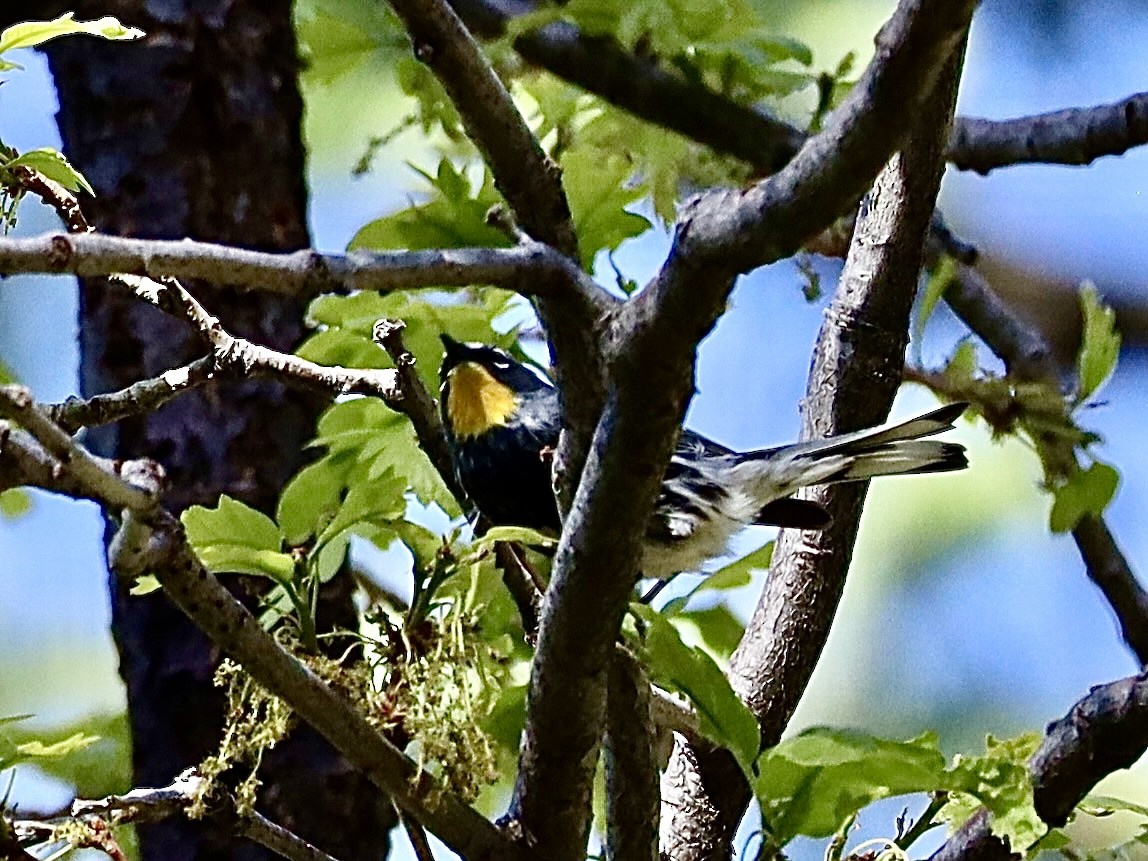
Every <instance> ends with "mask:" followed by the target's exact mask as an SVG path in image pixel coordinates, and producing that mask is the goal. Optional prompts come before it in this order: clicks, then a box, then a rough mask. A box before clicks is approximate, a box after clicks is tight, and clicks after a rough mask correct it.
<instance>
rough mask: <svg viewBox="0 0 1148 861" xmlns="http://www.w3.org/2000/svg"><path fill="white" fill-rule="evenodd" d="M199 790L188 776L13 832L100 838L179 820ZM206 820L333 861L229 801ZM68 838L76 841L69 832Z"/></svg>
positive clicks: (274, 847)
mask: <svg viewBox="0 0 1148 861" xmlns="http://www.w3.org/2000/svg"><path fill="white" fill-rule="evenodd" d="M202 785H203V781H202V779H201V778H200V777H199V776H198V775H196V774H195V772H194V771H192V770H189V771H186V772H184V773H183V774H181V775H180V776H179V777H177V778H176V779H175V780H174V781H173V782H172V783H171V784H170V785H169V786H165V787H162V788H159V789H150V788H139V789H133V790H131V791H130V792H126V793H124V794H123V795H109V796H106V797H104V798H100V799H93V800H87V799H76V800H75V801H74V802H72V809H71V813H70V815H69V816H67V817H54V818H53V819H51V820H31V819H28V820H18V821H16V822H14V823H13V828H14V829H15V831H16V833H17V834H18V835H23V837H24V838H25V839H27V840H50V839H52V835H53V834H54V833H56V832H57V831H58V829H59V828H60V826H66V825H67V823H69V822H79V823H81V824H82V825H86V826H88V827H90V828H93V829H94V830H95V832H96V835H97V836H98V835H99V834H101V833H102V832H103V830H104V829H105V828H106V827H107V826H113V827H114V826H117V825H126V824H128V823H133V824H141V823H145V822H159V821H161V820H164V819H168V818H170V817H172V816H181V815H183V813H184V812H185V811H186V810H187V809H188V808H189V807H190V806H191V805H192V804H193V803H194V802H195V800H196V797H197V795H198V793H199V792H200V791H201V789H202ZM209 816H210V817H211V818H214V819H216V820H218V821H219V823H220V825H221V826H222V827H224V828H227V829H229V830H231V831H234V832H235V833H237V834H239V835H241V836H243V837H247V838H248V839H250V840H252V841H254V842H255V843H258V844H259V845H260V846H263V847H265V848H267V849H270V850H271V851H272V852H275V853H277V854H278V855H280V856H281V857H283V858H287V859H289V861H335V859H334V858H333V857H332V856H330V855H328V854H327V853H326V852H323V851H322V850H320V849H317V848H316V847H314V846H312V845H311V844H310V843H308V842H307V841H306V840H303V839H302V838H301V837H299V836H298V835H296V834H294V833H292V832H291V831H289V830H287V829H286V828H283V827H282V826H281V825H277V824H276V823H274V822H272V821H271V820H269V819H267V817H265V816H263V815H262V814H260V813H257V812H254V811H253V812H251V813H250V814H244V815H239V814H238V813H237V812H236V810H235V808H234V804H233V802H232V801H231V799H222V800H219V801H218V802H216V803H213V805H212V808H211V811H210V812H209ZM68 833H69V837H70V838H72V839H74V834H73V833H72V832H71V830H69V832H68ZM85 845H87V844H85ZM97 848H98V845H97Z"/></svg>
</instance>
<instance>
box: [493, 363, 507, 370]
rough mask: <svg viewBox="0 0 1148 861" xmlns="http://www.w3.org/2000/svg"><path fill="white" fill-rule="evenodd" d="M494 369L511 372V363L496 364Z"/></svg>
mask: <svg viewBox="0 0 1148 861" xmlns="http://www.w3.org/2000/svg"><path fill="white" fill-rule="evenodd" d="M494 367H496V368H498V370H500V371H509V370H510V362H495V363H494Z"/></svg>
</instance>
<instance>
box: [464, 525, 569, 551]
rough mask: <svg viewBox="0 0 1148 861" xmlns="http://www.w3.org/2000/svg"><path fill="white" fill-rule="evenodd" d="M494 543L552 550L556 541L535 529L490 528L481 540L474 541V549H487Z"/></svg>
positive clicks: (521, 527) (516, 527) (524, 527)
mask: <svg viewBox="0 0 1148 861" xmlns="http://www.w3.org/2000/svg"><path fill="white" fill-rule="evenodd" d="M495 541H517V542H518V543H519V544H525V545H526V546H528V547H544V548H554V547H557V546H558V540H557V539H556V538H555V537H554V536H552V535H545V534H543V533H541V532H539V531H538V530H537V529H530V528H529V527H526V526H492V527H491V528H490V529H488V530H487V531H486V534H485V535H483V536H482V537H481V538H478V539H475V542H474V546H475V548H480V547H483V548H485V547H489V546H491V545H492V544H494V542H495Z"/></svg>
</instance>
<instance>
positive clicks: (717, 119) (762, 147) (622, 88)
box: [451, 0, 806, 173]
mask: <svg viewBox="0 0 1148 861" xmlns="http://www.w3.org/2000/svg"><path fill="white" fill-rule="evenodd" d="M451 5H452V6H453V7H454V9H455V11H456V12H458V14H459V16H460V17H462V19H463V20H464V21H465V22H466V23H467V25H468V26H469V27H470V28H471V29H472V30H474V32H476V33H478V34H479V35H481V36H482V37H484V38H488V39H489V38H498V37H499V36H502V35H503V33H504V32H505V29H506V24H507V23H508V22H509V21H510V20H511V18H513V17H514V16H515V15H518V14H523V13H525V12H528V11H530V10H531V9H533V8H534V4H533V3H527V2H520V3H506V2H501V3H500V2H497V1H496V2H488V0H451ZM514 49H515V50H516V51H517V52H518V53H519V54H520V55H521V56H522V58H523V59H524V60H526V61H527V62H528V63H531V64H533V65H535V66H539V67H541V68H544V69H546V70H547V71H549V72H552V73H553V74H555V75H557V76H558V77H560V78H563V79H565V80H567V81H569V82H570V83H572V84H576V85H577V86H579V87H582V88H583V89H585V90H587V91H588V92H591V93H594V94H595V95H597V96H599V97H601V98H603V99H605V100H606V101H607V102H610V103H611V104H614V105H617V106H618V107H620V108H622V109H623V110H626V111H629V112H630V113H632V114H634V115H635V116H638V117H640V118H642V119H644V120H646V121H648V122H651V123H654V124H655V125H659V126H661V127H662V128H665V129H669V130H671V131H675V132H677V133H678V134H681V135H684V136H686V137H688V138H690V139H691V140H695V141H697V142H698V143H701V144H705V145H706V146H708V147H711V148H712V149H714V150H717V151H718V152H723V153H726V154H728V155H732V156H734V157H735V158H740V159H742V160H743V161H746V162H748V163H750V164H753V165H755V166H756V167H758V168H759V169H760V170H762V171H763V172H766V173H774V172H775V171H777V170H779V169H781V167H782V166H783V165H784V164H785V163H786V162H787V161H789V160H790V159H791V158H792V157H793V155H794V154H795V153H796V152H797V150H798V149H800V148H801V144H802V143H804V141H805V137H806V135H805V133H804V132H803V131H801V130H800V129H798V128H795V127H794V126H791V125H789V124H788V123H786V122H783V121H781V120H778V119H775V118H773V117H770V116H767V115H765V114H763V113H760V112H759V111H756V110H754V109H753V108H749V107H745V106H743V105H740V104H738V103H737V102H735V101H733V100H732V99H729V98H727V97H726V96H723V95H721V94H720V93H716V92H714V91H713V90H711V89H709V88H708V87H706V86H705V85H704V84H700V83H698V82H695V81H688V80H686V79H685V78H683V77H681V76H679V75H676V74H673V73H672V72H668V71H666V70H664V69H662V68H661V67H660V66H658V65H657V63H655V62H652V61H650V60H647V59H644V58H641V57H638V56H635V55H634V54H632V53H630V52H629V51H627V50H626V49H625V48H623V47H622V46H621V45H619V44H618V43H617V42H616V41H614V40H613V39H612V38H607V37H597V36H586V35H584V34H583V33H581V32H580V31H579V30H578V28H577V27H575V26H574V25H573V24H570V23H568V22H565V21H556V22H552V23H549V24H545V25H543V26H542V27H539V28H537V29H535V30H531V31H529V32H526V33H523V34H521V35H519V36H516V37H515V39H514Z"/></svg>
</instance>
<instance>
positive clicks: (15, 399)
mask: <svg viewBox="0 0 1148 861" xmlns="http://www.w3.org/2000/svg"><path fill="white" fill-rule="evenodd" d="M0 415H4V416H7V417H8V418H9V419H11V420H12V421H13V422H16V423H17V424H19V425H21V426H23V427H24V428H25V429H26V430H27V431H28V433H29V434H30V435H31V436H32V437H34V438H35V440H36V442H38V443H39V444H40V445H41V446H42V447H43V450H44V452H45V453H46V454H47V455H50V457H51V458H52V459H53V461H54V462H53V465H52V467H51V474H52V478H53V479H56V480H57V481H59V480H64V481H66V482H67V484H68V485H70V486H73V487H82V488H85V489H86V491H87V492H86V493H84V494H83V495H84V496H87V497H89V498H95V499H98V500H100V501H101V502H103V503H104V504H105V505H107V506H108V507H109V508H111V509H112V510H113V511H117V512H118V511H120V510H123V509H134V510H137V511H149V510H151V509H153V508H154V507H155V506H156V505H157V496H156V492H155V491H156V489H157V487H158V484H159V481H158V480H157V481H156V482H155V485H156V486H157V487H151V486H148V485H144V484H138V483H134V482H133V481H132V480H131V479H138V478H140V476H139V475H138V474H137V475H133V474H132V472H131V468H132V465H133V464H135V463H137V462H135V461H128V462H124V463H121V462H113V461H108V460H105V459H104V458H99V457H96V456H94V455H93V454H91V453H90V452H89V451H88V450H87V449H85V448H84V447H83V446H81V445H79V444H77V443H76V442H75V440H73V439H72V438H71V437H70V436H68V434H66V433H65V432H64V431H63V429H61V428H60V427H59V426H58V425H57V424H55V423H54V422H53V421H52V420H51V419H50V418H49V417H48V416H47V415H45V413H44V412H43V411H42V410H41V409H40V408H39V407H38V406H37V405H36V403H35V401H33V399H32V395H31V393H30V392H29V391H28V390H27V389H25V388H24V387H23V386H17V385H6V386H0ZM0 424H3V423H0ZM19 445H20V440H19V438H14V437H13V436H12V435H11V429H10V428H4V429H0V455H3V454H6V453H7V451H8V449H9V448H10V447H13V448H14V447H17V446H19ZM156 469H157V470H158V467H156ZM158 475H162V473H158V474H157V479H158ZM61 486H64V485H63V484H61Z"/></svg>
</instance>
